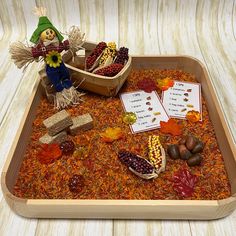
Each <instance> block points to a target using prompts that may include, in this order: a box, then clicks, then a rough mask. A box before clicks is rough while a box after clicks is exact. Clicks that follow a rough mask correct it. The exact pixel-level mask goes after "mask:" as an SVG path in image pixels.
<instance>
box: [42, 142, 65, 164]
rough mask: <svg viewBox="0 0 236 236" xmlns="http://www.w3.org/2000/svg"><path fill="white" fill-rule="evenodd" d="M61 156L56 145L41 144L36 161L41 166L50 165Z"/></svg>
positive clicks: (60, 151)
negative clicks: (37, 160)
mask: <svg viewBox="0 0 236 236" xmlns="http://www.w3.org/2000/svg"><path fill="white" fill-rule="evenodd" d="M61 156H62V150H61V149H60V146H59V145H58V144H56V143H52V144H42V145H41V150H40V151H39V153H38V159H39V161H40V163H42V164H50V163H53V162H54V161H56V160H57V159H59V158H60V157H61Z"/></svg>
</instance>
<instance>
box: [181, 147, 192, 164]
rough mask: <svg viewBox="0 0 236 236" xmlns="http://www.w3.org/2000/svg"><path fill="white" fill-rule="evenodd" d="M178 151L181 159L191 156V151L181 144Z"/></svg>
mask: <svg viewBox="0 0 236 236" xmlns="http://www.w3.org/2000/svg"><path fill="white" fill-rule="evenodd" d="M179 153H180V158H181V159H183V160H188V159H189V158H190V157H191V156H192V153H191V152H190V151H189V150H188V149H187V148H186V147H185V145H183V144H181V145H179Z"/></svg>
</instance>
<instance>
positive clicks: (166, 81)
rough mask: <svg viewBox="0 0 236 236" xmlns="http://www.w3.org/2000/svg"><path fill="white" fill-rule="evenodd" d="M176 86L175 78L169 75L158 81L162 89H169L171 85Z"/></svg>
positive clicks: (158, 85)
mask: <svg viewBox="0 0 236 236" xmlns="http://www.w3.org/2000/svg"><path fill="white" fill-rule="evenodd" d="M173 86H174V80H172V79H171V78H169V77H166V78H164V79H159V80H158V81H157V87H158V88H159V89H161V90H162V91H166V90H168V89H169V88H170V87H173Z"/></svg>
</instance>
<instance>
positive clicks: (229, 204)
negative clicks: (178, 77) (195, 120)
mask: <svg viewBox="0 0 236 236" xmlns="http://www.w3.org/2000/svg"><path fill="white" fill-rule="evenodd" d="M131 56H132V59H133V61H135V59H136V58H153V59H155V58H185V59H186V58H187V59H191V60H193V61H195V62H197V63H198V64H199V65H200V66H201V67H202V69H203V73H204V74H205V75H206V76H207V77H208V78H209V79H207V80H206V81H207V84H208V86H209V89H210V90H211V95H212V96H213V97H214V103H215V105H216V109H217V112H218V114H219V116H220V120H221V123H222V126H223V129H224V131H225V133H226V136H227V138H228V141H229V144H230V147H231V149H232V152H233V154H234V159H235V157H236V146H235V144H234V139H233V136H232V133H231V132H230V129H229V126H228V123H227V119H225V118H224V115H223V111H222V109H221V106H220V105H219V104H220V102H219V99H218V97H217V94H216V90H215V88H214V85H213V84H212V81H211V79H210V76H209V74H208V73H207V70H206V68H205V66H204V65H203V63H202V62H201V61H200V60H198V59H196V58H194V57H192V56H187V55H147V56H146V55H131ZM39 85H40V79H39V78H38V79H37V80H36V82H35V86H34V89H33V91H32V94H31V96H30V99H29V103H28V106H27V107H26V109H25V112H24V115H23V117H22V120H21V122H20V125H19V128H18V130H17V133H16V136H15V139H14V141H13V143H12V145H11V148H10V151H9V153H8V156H7V158H6V161H5V164H4V167H3V170H2V175H1V186H2V191H3V195H4V197H5V199H6V201H7V203H8V204H9V206H10V208H11V209H12V210H13V211H15V212H16V213H17V214H19V215H22V216H25V217H34V216H32V215H28V214H27V212H25V211H24V210H22V209H21V210H20V211H19V210H18V207H17V204H19V205H22V204H23V205H24V206H25V205H26V206H27V207H30V206H36V205H40V206H49V205H50V206H51V205H53V206H55V207H59V206H61V205H62V204H63V205H65V204H66V205H68V206H74V205H77V206H92V205H93V206H98V205H102V206H114V207H115V206H118V207H119V206H128V205H129V206H130V205H132V206H147V205H148V206H173V207H174V206H184V207H186V206H187V207H188V206H189V207H191V206H197V207H200V206H207V207H209V206H210V207H217V208H219V207H220V208H223V209H225V212H221V214H219V215H218V216H214V218H213V219H217V218H221V217H224V216H226V215H229V214H230V213H231V212H232V211H233V210H234V209H235V208H236V193H235V194H232V195H231V196H230V197H228V198H226V199H222V200H119V199H117V200H109V199H104V200H96V199H94V200H89V199H85V200H83V199H26V198H18V197H16V196H14V195H13V194H12V193H11V192H10V190H9V189H8V187H7V184H6V175H7V171H8V168H9V165H10V163H11V159H12V157H13V155H14V151H15V148H16V146H17V144H18V142H19V140H20V135H21V132H22V130H23V127H24V125H25V120H26V118H27V116H28V113H29V111H30V109H31V106H32V104H33V101H34V99H35V95H36V94H37V93H38V92H39V89H40V88H39V87H40V86H39ZM36 217H38V216H36ZM90 218H93V217H90ZM95 218H99V217H96V216H95ZM105 218H107V217H105ZM108 218H111V217H108ZM122 218H123V217H122ZM167 218H168V219H171V217H170V218H169V217H167ZM158 219H160V218H158ZM178 219H179V218H178ZM189 219H190V218H189ZM193 219H195V218H193ZM207 219H210V218H207Z"/></svg>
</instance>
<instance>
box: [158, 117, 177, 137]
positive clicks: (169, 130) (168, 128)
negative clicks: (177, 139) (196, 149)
mask: <svg viewBox="0 0 236 236" xmlns="http://www.w3.org/2000/svg"><path fill="white" fill-rule="evenodd" d="M160 125H161V129H160V131H161V132H162V133H164V134H172V135H174V136H175V135H181V134H182V126H181V125H179V124H178V123H177V122H176V121H175V120H174V119H169V120H168V121H167V122H165V121H161V122H160Z"/></svg>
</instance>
